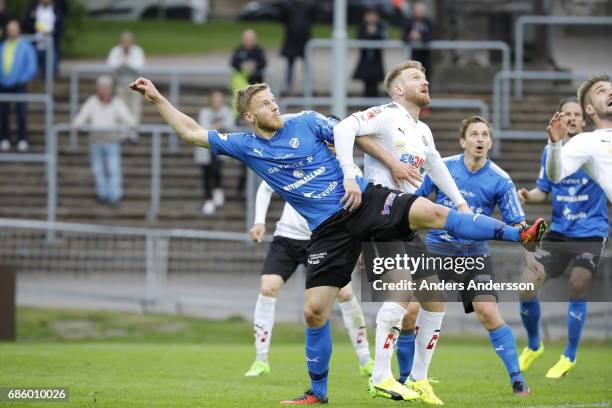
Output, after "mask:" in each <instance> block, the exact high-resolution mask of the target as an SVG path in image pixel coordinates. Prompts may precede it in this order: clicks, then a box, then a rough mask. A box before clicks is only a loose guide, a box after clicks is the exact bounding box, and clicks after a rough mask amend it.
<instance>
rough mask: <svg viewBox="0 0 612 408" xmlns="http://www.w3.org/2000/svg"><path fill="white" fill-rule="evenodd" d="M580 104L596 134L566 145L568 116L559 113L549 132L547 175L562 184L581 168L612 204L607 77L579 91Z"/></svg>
mask: <svg viewBox="0 0 612 408" xmlns="http://www.w3.org/2000/svg"><path fill="white" fill-rule="evenodd" d="M577 98H578V102H580V107H581V108H582V111H583V112H584V115H585V117H586V118H587V120H588V121H590V122H592V123H593V124H594V125H595V128H596V130H595V131H594V132H584V133H581V134H579V135H576V136H574V137H572V138H571V139H570V140H569V141H568V142H567V143H566V144H565V145H563V140H564V139H565V138H566V136H567V133H568V129H567V125H566V121H565V120H564V116H565V114H564V113H562V112H557V113H555V115H554V116H553V117H552V119H551V120H550V123H549V125H548V127H547V128H546V130H547V131H548V135H549V141H548V144H549V148H550V152H549V154H548V158H547V159H546V173H547V175H548V177H549V178H550V179H551V180H552V181H553V182H556V183H558V182H560V181H561V180H562V179H564V178H565V177H567V176H569V175H570V174H572V173H574V172H575V171H576V170H578V169H579V168H583V169H584V171H585V172H586V173H587V174H588V175H589V176H590V177H591V178H592V179H593V180H595V182H596V183H597V184H599V186H600V187H601V188H602V190H603V191H604V192H605V193H606V196H607V197H608V201H610V202H612V82H610V77H608V76H607V75H596V76H593V77H591V78H589V79H588V80H587V81H586V82H584V83H583V84H582V85H580V87H579V88H578V93H577Z"/></svg>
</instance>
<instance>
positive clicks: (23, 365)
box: [0, 309, 612, 408]
mask: <svg viewBox="0 0 612 408" xmlns="http://www.w3.org/2000/svg"><path fill="white" fill-rule="evenodd" d="M18 323H19V326H18V335H19V340H18V341H17V342H16V343H0V387H2V386H15V387H26V386H29V387H68V388H69V390H70V401H69V402H67V403H66V402H64V403H58V404H55V403H44V404H42V405H41V403H19V404H16V403H0V408H1V407H2V406H15V407H40V406H43V405H44V406H45V407H49V408H51V407H55V406H62V407H64V406H69V407H239V408H247V407H275V406H279V405H278V401H279V400H281V399H286V398H291V397H295V396H297V395H298V394H300V393H301V392H303V391H304V389H305V388H306V386H307V384H308V381H307V379H308V376H307V373H306V371H305V362H304V347H303V343H302V342H303V330H302V328H301V327H300V326H299V325H284V324H283V325H278V326H277V327H276V328H275V332H274V334H273V339H272V347H271V354H270V363H271V366H272V372H271V373H270V374H269V375H267V376H265V377H261V378H244V377H243V374H244V372H245V371H246V370H247V369H248V367H249V365H250V363H251V362H252V358H253V349H252V345H251V344H250V336H251V328H250V325H249V324H248V322H244V321H240V320H237V319H236V320H230V321H225V322H210V321H204V320H199V319H192V318H186V317H170V316H149V315H134V314H125V313H100V312H78V311H44V310H39V309H20V311H19V318H18ZM334 326H335V329H334V352H333V356H332V361H331V367H330V383H329V390H330V391H329V399H330V406H337V407H376V406H380V407H388V406H394V405H397V404H401V403H397V402H394V401H388V400H382V399H372V398H370V397H369V396H368V394H367V391H366V388H367V380H366V379H365V378H363V377H360V376H359V373H358V370H357V361H356V357H355V355H354V354H353V351H352V348H351V346H350V344H349V343H348V339H347V338H346V336H345V334H344V333H343V330H342V327H341V324H338V323H336V324H335V325H334ZM371 337H372V336H371ZM199 339H201V341H199ZM520 346H521V347H522V344H520ZM561 351H562V344H561V343H556V342H554V343H553V342H549V343H547V344H546V353H545V354H544V356H543V357H542V358H541V359H540V360H538V361H536V363H534V366H533V367H532V368H531V369H530V370H529V371H528V372H527V373H526V377H527V380H528V382H529V384H530V386H531V387H532V389H533V395H532V396H531V397H529V398H518V397H514V396H513V395H512V393H511V390H510V386H509V382H508V380H507V376H506V374H505V371H504V368H503V366H502V363H501V361H499V359H498V358H497V356H496V355H495V353H494V352H493V350H492V349H491V347H490V346H489V345H488V343H487V340H486V337H485V336H484V333H483V336H482V338H478V337H470V338H468V337H456V336H443V337H442V338H441V340H440V342H439V344H438V348H437V351H436V355H435V356H434V361H433V364H432V366H431V368H430V371H429V374H430V376H432V377H436V378H437V379H438V380H439V381H440V382H439V383H438V384H435V385H434V386H435V390H436V391H437V394H438V396H439V397H441V398H442V399H443V400H444V401H445V402H446V405H447V406H450V407H476V406H482V407H501V406H517V407H518V406H528V407H547V408H548V407H555V406H563V407H568V408H569V407H606V406H612V363H611V362H612V346H611V345H610V344H609V343H608V344H603V343H590V342H587V343H585V344H584V345H582V346H581V348H580V350H579V354H578V364H577V366H576V368H575V369H574V371H573V372H571V373H570V375H569V376H567V377H566V378H563V379H561V380H558V381H552V380H547V379H545V378H544V374H545V372H546V370H547V369H548V368H549V367H550V366H552V364H554V363H555V362H556V360H557V359H558V356H559V354H560V353H561ZM419 405H420V404H419Z"/></svg>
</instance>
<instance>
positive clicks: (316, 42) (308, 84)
mask: <svg viewBox="0 0 612 408" xmlns="http://www.w3.org/2000/svg"><path fill="white" fill-rule="evenodd" d="M346 46H347V48H359V49H361V48H376V49H400V50H404V51H405V53H406V56H407V58H410V56H411V55H412V49H413V48H418V49H431V50H493V51H500V52H501V56H502V70H504V71H507V70H510V63H511V61H510V47H509V46H508V44H506V43H505V42H503V41H430V42H428V43H421V44H413V45H410V44H406V43H405V42H403V41H399V40H346ZM332 47H333V40H330V39H321V38H315V39H312V40H310V41H309V42H308V43H307V44H306V50H305V53H304V70H305V73H304V77H303V81H304V83H303V87H304V98H312V97H313V95H314V88H313V86H314V85H313V84H314V77H313V61H314V59H313V58H314V57H313V53H314V50H315V49H317V48H330V49H331V48H332ZM509 89H510V88H509V85H508V92H509ZM348 106H350V105H348Z"/></svg>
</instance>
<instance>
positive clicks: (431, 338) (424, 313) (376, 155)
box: [334, 61, 470, 405]
mask: <svg viewBox="0 0 612 408" xmlns="http://www.w3.org/2000/svg"><path fill="white" fill-rule="evenodd" d="M384 83H385V88H386V89H387V92H388V93H389V95H390V96H391V99H392V100H393V102H392V103H389V104H387V105H383V106H377V107H373V108H370V109H368V110H366V111H363V112H358V113H355V114H353V115H351V116H350V117H348V118H346V119H345V120H343V121H342V122H340V123H339V124H338V125H336V127H335V128H334V139H335V140H336V151H337V154H338V159H339V160H340V164H341V165H342V167H343V170H345V177H349V176H350V174H349V176H347V172H346V169H349V170H350V167H351V166H352V164H353V156H352V144H351V146H350V148H351V149H350V151H346V152H345V151H341V150H342V147H343V146H342V145H341V144H340V141H344V140H353V141H354V139H355V136H365V135H368V136H370V137H368V138H360V141H359V146H360V147H361V148H362V149H363V150H364V151H365V152H366V153H370V154H366V156H365V163H364V170H365V178H366V179H367V180H368V181H370V182H372V183H374V184H381V185H383V186H385V187H389V188H398V187H399V189H400V190H401V191H403V192H405V193H414V192H415V190H416V188H415V186H414V185H411V184H410V183H408V182H406V181H400V180H399V177H398V175H400V177H401V173H402V171H406V172H409V173H411V175H412V178H413V179H416V180H415V181H417V182H418V181H419V180H420V174H419V170H420V168H421V167H422V168H424V169H425V170H427V173H428V174H429V177H431V179H432V180H433V182H434V183H435V184H436V186H437V187H438V188H439V189H440V191H442V192H444V193H445V194H446V196H447V197H449V198H450V199H451V200H452V201H453V203H454V205H455V206H456V207H458V209H459V210H460V211H462V212H470V209H469V207H468V206H467V204H466V201H465V199H464V198H463V196H462V195H461V193H460V192H459V189H458V188H457V186H456V184H455V182H454V181H453V178H452V176H451V174H450V172H449V171H448V168H447V167H446V166H445V165H444V162H443V161H442V158H441V157H440V153H438V151H437V150H436V147H435V144H434V140H433V136H432V133H431V130H430V129H429V127H428V126H427V125H426V124H425V123H423V122H421V121H420V120H419V113H420V112H421V109H423V108H425V107H426V106H427V105H429V101H430V98H429V88H428V85H429V83H428V82H427V79H426V77H425V69H424V68H423V66H422V65H421V63H420V62H418V61H405V62H403V63H401V64H399V65H397V66H396V67H394V68H392V69H391V70H390V71H389V72H388V73H387V76H386V78H385V82H384ZM362 139H365V140H362ZM368 139H369V142H367V140H368ZM406 165H408V166H406ZM415 181H413V182H414V184H418V183H417V182H415ZM398 184H399V185H398ZM414 237H416V238H418V237H417V236H416V235H414ZM413 239H414V238H413ZM374 240H375V241H376V237H374ZM385 241H386V242H389V240H388V239H384V240H380V242H385ZM374 245H376V244H374ZM385 247H386V248H387V249H385ZM402 247H403V246H402ZM408 247H409V248H410V249H409V248H406V250H407V251H408V252H410V251H411V249H414V245H409V246H408ZM389 249H390V250H391V252H393V251H394V249H391V248H390V246H389V245H388V244H386V245H385V244H380V245H377V251H378V252H384V251H388V250H389ZM402 249H403V248H402ZM388 255H389V256H388V257H394V256H395V254H392V253H389V254H388ZM423 279H427V280H429V281H433V282H435V281H437V280H438V279H437V277H436V272H435V271H433V270H417V271H416V272H415V273H414V275H413V280H415V281H416V282H419V281H421V280H423ZM418 284H419V283H417V285H418ZM416 295H417V298H420V296H419V294H418V293H416ZM407 300H408V299H404V300H402V301H396V302H390V301H386V302H384V303H383V305H382V306H381V308H380V311H379V312H378V316H377V318H376V323H377V326H376V347H375V350H376V351H375V355H374V371H373V373H372V377H371V380H370V388H369V391H370V394H371V395H372V396H379V397H384V398H392V399H399V397H401V396H402V395H403V394H404V393H405V392H406V391H407V390H409V389H412V390H413V391H415V392H417V393H418V394H419V395H420V398H421V399H422V400H423V401H424V402H426V403H429V404H435V405H443V402H442V400H440V399H439V398H438V397H437V396H436V395H435V393H434V392H433V389H432V388H431V385H430V383H429V380H428V378H427V370H428V367H429V364H430V363H431V359H432V357H433V352H434V350H435V346H436V342H437V340H438V338H439V334H440V328H441V326H442V319H443V317H444V313H445V299H443V298H439V296H438V297H437V298H433V297H432V296H431V295H430V296H428V297H427V299H423V300H422V301H421V302H420V303H421V311H420V312H419V315H418V318H417V322H416V325H417V326H418V327H419V330H418V333H417V335H416V339H415V353H414V362H413V368H412V372H411V377H410V378H409V379H408V380H407V381H406V383H405V385H406V386H404V385H402V384H400V383H399V382H398V381H397V380H395V379H394V378H393V375H392V372H391V359H392V357H393V349H394V347H389V342H390V341H392V342H393V344H395V342H396V341H397V337H398V335H400V334H404V333H401V332H400V330H399V327H401V326H402V320H403V318H404V315H405V314H406V310H407V308H408V305H409V302H408V301H407ZM407 327H414V326H411V325H410V326H407Z"/></svg>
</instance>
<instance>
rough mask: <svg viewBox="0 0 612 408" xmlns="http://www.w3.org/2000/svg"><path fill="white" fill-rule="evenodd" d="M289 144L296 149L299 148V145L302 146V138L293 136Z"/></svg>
mask: <svg viewBox="0 0 612 408" xmlns="http://www.w3.org/2000/svg"><path fill="white" fill-rule="evenodd" d="M289 146H291V147H293V148H294V149H297V148H298V147H300V139H298V138H297V137H292V138H291V140H289Z"/></svg>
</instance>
